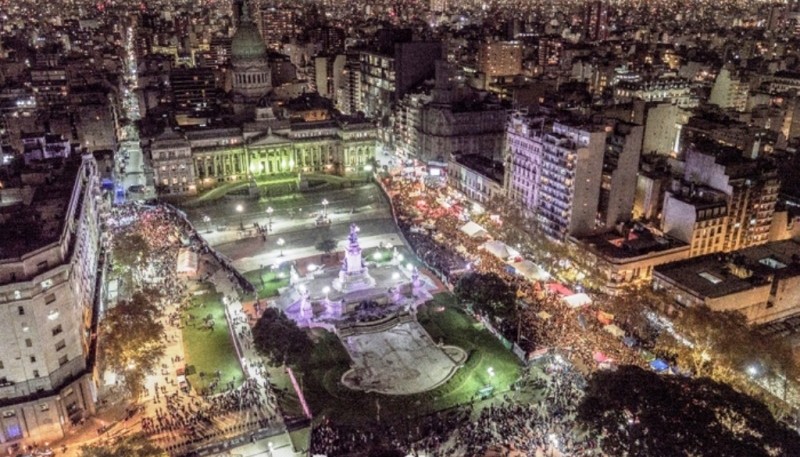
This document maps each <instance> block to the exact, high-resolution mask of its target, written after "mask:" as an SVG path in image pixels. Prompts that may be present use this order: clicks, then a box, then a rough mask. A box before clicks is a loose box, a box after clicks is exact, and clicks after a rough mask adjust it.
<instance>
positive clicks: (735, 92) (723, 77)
mask: <svg viewBox="0 0 800 457" xmlns="http://www.w3.org/2000/svg"><path fill="white" fill-rule="evenodd" d="M749 91H750V86H749V85H748V82H747V80H745V79H744V78H742V77H740V76H738V75H735V74H733V73H731V71H730V70H729V69H727V68H723V69H721V70H720V72H719V74H718V75H717V79H716V80H714V87H713V88H712V89H711V96H710V97H709V99H708V102H709V103H711V104H712V105H717V106H719V107H720V108H731V109H734V110H736V111H744V110H745V109H746V108H747V95H748V93H749Z"/></svg>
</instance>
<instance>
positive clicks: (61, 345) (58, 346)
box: [56, 340, 67, 351]
mask: <svg viewBox="0 0 800 457" xmlns="http://www.w3.org/2000/svg"><path fill="white" fill-rule="evenodd" d="M65 347H67V343H66V342H64V340H61V341H59V342H58V343H56V351H60V350H62V349H64V348H65Z"/></svg>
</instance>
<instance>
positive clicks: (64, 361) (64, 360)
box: [58, 355, 69, 367]
mask: <svg viewBox="0 0 800 457" xmlns="http://www.w3.org/2000/svg"><path fill="white" fill-rule="evenodd" d="M68 361H69V360H68V359H67V356H65V355H62V356H61V357H59V358H58V366H60V367H63V366H64V365H66V364H67V362H68Z"/></svg>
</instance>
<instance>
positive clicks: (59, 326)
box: [53, 324, 64, 336]
mask: <svg viewBox="0 0 800 457" xmlns="http://www.w3.org/2000/svg"><path fill="white" fill-rule="evenodd" d="M63 331H64V330H63V329H62V328H61V324H58V325H56V326H55V328H53V336H56V335H58V334H59V333H61V332H63Z"/></svg>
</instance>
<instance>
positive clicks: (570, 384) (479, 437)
mask: <svg viewBox="0 0 800 457" xmlns="http://www.w3.org/2000/svg"><path fill="white" fill-rule="evenodd" d="M541 379H543V380H544V381H545V384H544V399H543V400H542V401H541V402H540V403H538V404H520V403H517V402H510V401H504V402H503V403H501V404H499V405H491V406H489V407H488V408H485V409H483V410H482V411H481V412H480V414H479V415H478V417H477V419H476V420H475V421H473V422H470V423H469V424H467V425H466V426H464V427H461V428H459V429H458V430H457V431H456V433H455V435H454V439H453V440H452V441H451V443H452V446H451V447H450V448H449V449H448V451H447V454H446V455H476V456H477V455H486V453H487V452H488V451H489V450H490V449H494V450H501V451H502V452H503V454H508V453H511V452H514V451H516V452H518V453H520V454H519V455H526V456H536V455H548V456H549V455H565V456H576V457H580V456H591V455H600V452H599V449H598V447H597V443H596V442H595V441H594V440H592V439H589V438H587V437H586V434H585V433H584V432H583V430H581V429H580V428H579V427H578V426H577V424H576V422H575V415H576V408H577V405H578V403H579V402H580V399H581V398H582V396H583V387H584V381H583V378H581V376H580V375H579V374H578V373H576V372H575V371H574V370H572V369H570V367H569V366H567V365H565V364H563V363H559V362H555V361H554V362H552V363H549V364H548V365H547V374H546V375H544V376H543V377H542V378H541Z"/></svg>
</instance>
